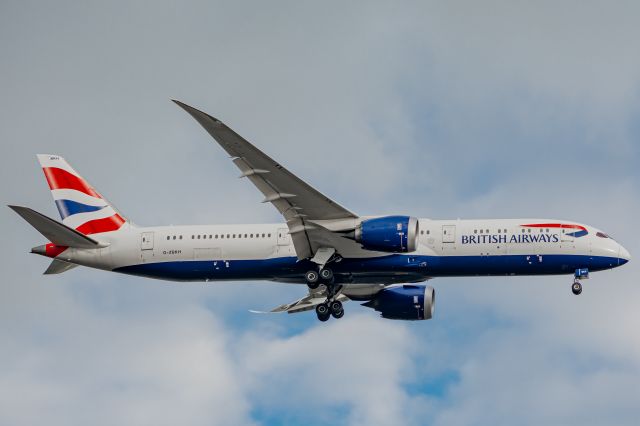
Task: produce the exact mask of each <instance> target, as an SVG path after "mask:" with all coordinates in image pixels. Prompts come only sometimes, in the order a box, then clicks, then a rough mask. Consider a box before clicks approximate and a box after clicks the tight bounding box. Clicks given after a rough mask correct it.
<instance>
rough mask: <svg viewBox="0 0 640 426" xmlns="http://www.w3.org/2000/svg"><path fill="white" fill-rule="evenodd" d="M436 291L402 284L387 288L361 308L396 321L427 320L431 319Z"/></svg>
mask: <svg viewBox="0 0 640 426" xmlns="http://www.w3.org/2000/svg"><path fill="white" fill-rule="evenodd" d="M435 303H436V291H435V290H434V289H433V287H431V286H426V285H415V284H404V285H402V286H399V287H387V288H385V289H384V290H382V291H380V292H379V293H378V294H376V297H375V298H374V299H372V300H370V301H368V302H366V303H363V304H362V305H363V306H366V307H368V308H373V309H375V310H376V311H378V312H380V316H382V317H383V318H388V319H397V320H428V319H431V318H432V317H433V311H434V309H435Z"/></svg>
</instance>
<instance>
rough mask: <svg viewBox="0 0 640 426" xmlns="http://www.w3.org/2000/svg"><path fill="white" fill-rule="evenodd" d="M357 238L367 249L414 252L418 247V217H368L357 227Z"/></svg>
mask: <svg viewBox="0 0 640 426" xmlns="http://www.w3.org/2000/svg"><path fill="white" fill-rule="evenodd" d="M355 240H356V241H357V242H359V243H360V244H362V247H364V248H365V249H367V250H376V251H383V252H390V253H407V252H412V251H415V250H416V248H417V247H418V219H416V218H415V217H410V216H385V217H378V218H375V219H367V220H364V221H362V223H360V225H358V227H357V228H356V229H355Z"/></svg>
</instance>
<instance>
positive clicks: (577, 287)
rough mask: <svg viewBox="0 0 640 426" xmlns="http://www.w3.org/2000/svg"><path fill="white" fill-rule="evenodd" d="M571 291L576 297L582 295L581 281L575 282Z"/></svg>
mask: <svg viewBox="0 0 640 426" xmlns="http://www.w3.org/2000/svg"><path fill="white" fill-rule="evenodd" d="M571 291H572V292H573V294H575V295H576V296H577V295H579V294H580V293H582V284H581V283H580V281H578V280H575V281H574V282H573V285H572V286H571Z"/></svg>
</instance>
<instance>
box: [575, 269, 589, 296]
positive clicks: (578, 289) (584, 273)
mask: <svg viewBox="0 0 640 426" xmlns="http://www.w3.org/2000/svg"><path fill="white" fill-rule="evenodd" d="M574 277H575V278H574V280H573V284H572V285H571V292H572V293H573V294H575V295H576V296H577V295H579V294H580V293H582V283H581V282H580V280H585V279H588V278H589V270H588V269H586V268H583V269H576V272H575V273H574Z"/></svg>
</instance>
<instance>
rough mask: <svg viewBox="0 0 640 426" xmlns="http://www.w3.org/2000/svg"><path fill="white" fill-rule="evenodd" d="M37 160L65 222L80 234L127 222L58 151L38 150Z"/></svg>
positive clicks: (102, 230)
mask: <svg viewBox="0 0 640 426" xmlns="http://www.w3.org/2000/svg"><path fill="white" fill-rule="evenodd" d="M38 161H39V162H40V165H41V166H42V170H43V172H44V175H45V178H46V179H47V183H48V184H49V188H50V189H51V195H52V196H53V200H54V201H55V203H56V207H57V208H58V211H59V212H60V217H61V218H62V223H63V224H64V225H66V226H67V227H69V228H72V229H74V230H76V231H78V232H79V233H80V234H83V235H91V234H101V233H103V232H112V231H117V230H119V229H120V228H121V227H122V226H123V225H124V224H125V223H127V220H126V219H125V218H124V217H123V216H122V215H121V214H120V213H119V212H118V211H117V210H116V209H115V208H114V207H113V205H112V204H111V203H109V202H108V201H107V200H106V199H105V198H104V197H103V196H102V195H100V194H99V193H98V191H96V190H95V188H93V187H92V186H91V185H90V184H89V183H88V182H87V181H86V180H84V179H83V178H82V176H80V174H78V172H76V171H75V170H74V169H73V168H72V167H71V165H69V163H67V161H66V160H65V159H64V158H62V157H61V156H59V155H50V154H38ZM14 210H15V209H14ZM18 213H19V212H18ZM21 216H22V214H21ZM23 217H24V216H23ZM25 219H26V218H25ZM27 221H28V220H27ZM29 223H31V222H29ZM32 225H33V224H32ZM34 226H35V225H34Z"/></svg>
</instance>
